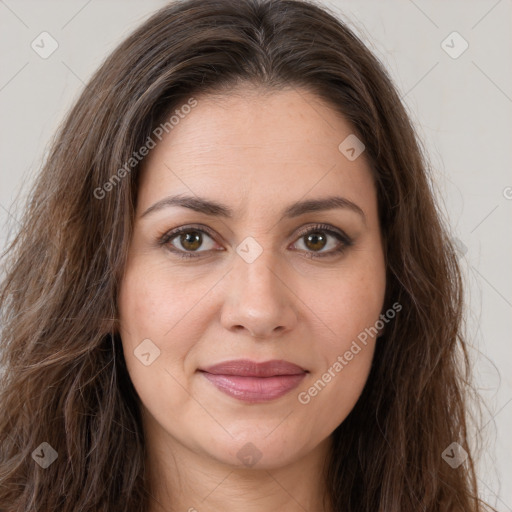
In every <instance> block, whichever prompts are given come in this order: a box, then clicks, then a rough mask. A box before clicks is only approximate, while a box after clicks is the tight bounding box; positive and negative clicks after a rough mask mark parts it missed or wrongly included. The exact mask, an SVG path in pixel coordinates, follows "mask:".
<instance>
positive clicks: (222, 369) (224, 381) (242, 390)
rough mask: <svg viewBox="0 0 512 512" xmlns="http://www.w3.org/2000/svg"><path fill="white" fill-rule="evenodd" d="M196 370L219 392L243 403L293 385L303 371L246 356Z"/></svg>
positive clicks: (280, 393)
mask: <svg viewBox="0 0 512 512" xmlns="http://www.w3.org/2000/svg"><path fill="white" fill-rule="evenodd" d="M199 371H200V372H201V373H202V374H203V375H204V376H205V377H206V378H207V379H208V380H209V381H210V382H211V383H212V384H214V385H215V386H216V387H217V389H218V390H219V391H222V392H223V393H225V394H227V395H229V396H231V397H233V398H237V399H239V400H243V401H245V402H250V403H257V402H267V401H269V400H274V399H276V398H279V397H281V396H283V395H285V394H286V393H288V392H290V391H291V390H292V389H294V388H296V387H297V386H298V385H299V383H300V382H301V381H302V379H303V378H304V377H305V376H306V374H307V373H308V371H307V370H305V369H304V368H301V367H300V366H297V365H296V364H293V363H290V362H288V361H284V360H272V361H266V362H263V363H257V362H255V361H250V360H248V359H238V360H233V361H226V362H224V363H219V364H216V365H213V366H209V367H207V368H200V369H199Z"/></svg>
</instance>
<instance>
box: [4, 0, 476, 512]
mask: <svg viewBox="0 0 512 512" xmlns="http://www.w3.org/2000/svg"><path fill="white" fill-rule="evenodd" d="M429 186H430V185H429V177H428V173H427V166H426V164H425V161H424V158H423V156H422V154H421V152H420V149H419V146H418V142H417V140H416V137H415V134H414V131H413V129H412V127H411V124H410V121H409V119H408V117H407V115H406V113H405V111H404V108H403V106H402V104H401V102H400V99H399V97H398V95H397V93H396V91H395V89H394V87H393V85H392V84H391V82H390V80H389V78H388V76H387V74H386V72H385V71H384V69H383V68H382V66H381V64H380V63H379V62H378V61H377V60H376V59H375V57H374V56H372V55H371V53H370V52H369V51H368V50H367V49H366V47H365V46H364V45H363V44H362V43H361V42H360V41H359V40H358V38H356V37H355V35H354V34H353V33H352V32H351V31H349V30H348V28H347V27H346V26H344V25H343V24H342V23H341V22H340V21H339V20H337V19H336V18H335V17H334V16H333V15H331V14H330V13H328V12H327V11H326V10H324V9H321V8H319V7H318V6H316V5H315V4H312V3H306V2H303V1H297V0H279V1H263V0H262V1H256V0H251V1H244V2H239V1H236V0H222V1H219V0H206V1H205V0H187V1H184V2H180V3H173V4H170V5H169V6H166V7H165V8H163V9H161V10H160V11H159V12H157V13H156V14H155V15H154V16H153V17H151V18H150V19H149V20H148V21H146V22H145V23H144V24H143V25H142V26H141V27H140V28H139V29H138V30H136V31H135V32H134V33H133V34H132V35H131V36H129V37H128V38H127V39H126V40H125V41H124V42H123V43H122V44H121V45H120V46H119V47H118V48H117V49H116V50H115V51H114V53H113V54H112V55H111V56H110V57H109V58H108V59H107V61H106V62H105V63H104V64H103V65H102V66H101V68H100V69H99V71H98V72H97V73H96V74H95V76H94V77H93V78H92V79H91V81H90V83H89V84H88V85H87V87H86V88H85V90H84V92H83V93H82V95H81V97H80V98H79V100H78V101H77V103H76V105H75V106H74V108H73V109H72V111H71V112H70V113H69V115H68V117H67V119H66V121H65V122H64V124H63V126H62V128H61V130H60V132H59V135H58V137H57V139H56V141H55V144H54V146H53V149H52V152H51V154H50V155H49V158H48V160H47V162H46V165H45V167H44V169H43V170H42V172H41V174H40V176H39V179H38V180H37V183H36V185H35V187H34V190H33V193H32V196H31V200H30V202H29V204H28V206H27V210H26V215H25V217H24V219H23V222H22V228H21V229H20V231H19V234H18V235H17V237H16V239H15V240H14V241H13V243H12V245H11V246H10V248H9V250H8V252H7V255H8V259H7V262H6V277H5V279H4V282H3V285H2V294H1V306H2V308H1V309H2V314H3V326H4V328H3V332H2V349H3V354H2V365H3V367H4V368H5V373H4V375H3V376H2V379H3V380H2V383H1V384H2V387H1V402H0V403H1V405H2V410H3V411H4V414H3V416H2V418H1V419H0V431H1V432H2V446H1V462H0V482H1V486H0V504H1V507H2V508H1V510H6V511H7V510H8V511H9V512H11V511H20V512H21V511H28V510H38V511H46V510H59V511H77V510H80V511H88V510H90V511H112V510H127V511H141V512H142V511H144V512H148V511H149V512H157V511H177V510H189V511H194V510H197V511H200V512H201V511H213V510H230V511H238V510H244V511H246V510H254V511H256V510H257V511H260V510H261V511H263V510H265V511H266V510H277V509H281V510H284V511H296V510H310V511H315V512H316V511H322V512H324V511H325V512H334V511H336V512H337V511H343V512H346V511H353V512H356V511H357V512H362V511H368V512H369V511H372V512H374V511H381V512H384V511H387V512H388V511H410V510H424V511H432V512H434V511H435V512H441V511H450V512H456V511H465V512H467V511H475V512H476V511H481V510H484V508H483V507H484V505H483V504H482V503H481V502H480V500H479V499H478V497H477V485H476V475H475V471H474V467H473V457H474V456H473V453H472V450H471V447H470V446H469V445H468V442H469V438H470V435H469V434H468V432H467V425H466V421H467V418H466V417H467V406H466V400H467V396H468V392H469V391H470V388H467V387H466V382H467V375H466V374H467V371H468V359H467V353H466V348H465V345H464V343H463V341H462V337H461V322H462V293H461V279H460V273H459V269H458V265H457V258H456V255H455V253H454V249H453V247H452V245H451V243H450V239H449V237H448V235H447V230H446V228H445V226H444V224H443V222H442V220H441V218H440V215H439V213H438V210H437V208H436V204H435V201H434V198H433V197H432V194H431V191H430V188H429Z"/></svg>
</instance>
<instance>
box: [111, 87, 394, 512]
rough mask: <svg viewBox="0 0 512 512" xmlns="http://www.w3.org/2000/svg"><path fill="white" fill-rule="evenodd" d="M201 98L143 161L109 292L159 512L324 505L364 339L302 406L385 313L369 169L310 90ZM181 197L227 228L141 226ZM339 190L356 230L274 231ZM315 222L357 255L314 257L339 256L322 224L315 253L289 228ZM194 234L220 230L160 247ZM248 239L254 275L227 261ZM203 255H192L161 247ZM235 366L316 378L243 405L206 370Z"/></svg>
mask: <svg viewBox="0 0 512 512" xmlns="http://www.w3.org/2000/svg"><path fill="white" fill-rule="evenodd" d="M195 98H196V99H197V101H198V104H197V106H195V108H193V109H192V110H191V112H190V113H189V114H188V115H186V116H185V117H184V118H183V119H181V120H180V122H179V124H177V125H175V126H174V128H173V129H172V130H171V131H170V132H169V133H168V134H167V135H166V136H165V137H164V138H163V139H162V141H161V142H160V143H159V144H157V146H156V147H155V148H154V149H152V150H151V151H150V153H149V155H148V156H147V157H146V158H145V160H144V169H143V172H142V174H141V176H140V189H139V192H138V198H137V208H136V221H135V225H134V232H133V238H132V240H131V245H130V248H129V255H128V260H127V265H126V269H125V274H124V277H123V280H122V283H121V287H120V292H119V298H118V300H119V312H120V333H121V338H122V343H123V350H124V355H125V359H126V362H127V367H128V372H129V375H130V378H131V380H132V382H133V384H134V387H135V389H136V391H137V393H138V395H139V397H140V399H141V402H142V414H143V423H144V431H145V435H146V439H147V449H148V466H149V472H150V479H151V482H152V489H151V493H152V495H153V498H154V499H153V500H152V501H151V511H155V512H157V511H163V510H165V511H171V510H173V511H174V510H176V511H178V510H179V511H187V510H188V511H191V512H192V511H193V510H197V511H199V512H203V511H218V510H230V511H232V512H237V511H244V512H255V511H268V510H280V511H282V512H292V511H293V512H294V511H299V510H300V511H301V512H303V511H304V510H316V511H320V510H323V511H327V510H329V508H328V507H327V506H326V505H324V504H323V503H322V497H323V496H324V493H325V491H326V488H325V485H324V477H323V476H322V468H323V467H324V463H325V461H326V457H327V455H328V453H329V451H330V446H331V445H330V443H331V434H332V432H333V431H334V430H335V428H336V427H337V426H338V425H339V424H340V423H342V422H343V420H344V419H345V418H346V416H347V415H348V413H349V412H350V411H351V409H352V408H353V407H354V405H355V403H356V401H357V400H358V398H359V396H360V394H361V392H362V389H363V386H364V384H365V382H366V379H367V377H368V373H369V368H370V365H371V360H372V357H373V353H374V347H375V343H376V342H377V340H376V338H371V337H370V338H368V342H367V345H366V346H364V345H361V344H360V345H361V350H360V352H358V353H357V355H355V356H354V357H353V359H352V360H351V361H349V362H347V365H346V366H344V367H343V369H342V371H338V372H334V374H335V376H334V377H332V378H331V380H330V382H328V383H327V384H326V385H325V386H324V387H323V388H322V389H321V391H319V392H317V394H316V396H313V397H310V398H311V399H310V401H309V402H308V403H307V404H304V403H301V402H300V401H299V400H298V394H299V393H300V392H304V391H306V392H307V390H308V389H309V388H311V386H313V384H314V383H315V382H317V381H318V379H320V378H321V377H322V375H323V374H324V373H325V372H326V371H327V370H328V368H332V366H333V364H334V363H335V362H336V361H337V360H338V359H337V358H338V356H343V354H344V353H345V352H346V351H347V350H348V349H349V348H350V346H351V343H352V342H353V341H354V340H355V339H356V338H357V336H358V335H359V334H360V333H361V332H362V331H364V329H365V328H368V327H370V326H373V325H374V324H375V323H376V321H377V320H378V319H379V315H380V314H381V313H382V307H383V302H384V293H385V287H386V280H385V270H386V267H385V259H384V253H383V245H382V239H381V233H380V227H379V221H378V214H377V196H376V189H375V185H374V181H373V178H372V174H371V171H370V167H369V165H368V163H367V161H366V160H365V155H364V153H363V154H362V155H361V156H360V157H358V158H357V159H356V160H354V161H349V160H348V159H347V158H346V157H345V156H344V155H343V154H342V153H341V152H340V150H339V149H338V146H339V144H340V142H341V141H343V140H344V139H345V138H346V137H347V136H348V135H350V134H352V133H353V129H352V128H351V126H350V124H349V123H348V122H347V121H346V120H345V119H344V118H343V117H342V116H341V115H340V114H338V113H337V112H336V111H334V110H333V109H332V108H331V107H330V106H329V105H327V104H325V103H324V102H322V101H321V100H320V99H319V98H318V97H317V96H315V95H314V94H313V93H311V92H308V91H306V90H303V89H299V90H296V89H284V90H280V91H271V92H269V91H262V90H259V89H253V88H249V87H248V86H247V87H243V88H240V89H238V90H237V89H235V90H234V91H231V92H230V93H229V94H226V95H224V96H211V95H206V96H195ZM248 120H250V121H248ZM175 194H187V195H193V196H201V197H206V198H208V199H213V200H216V201H218V202H221V203H223V204H225V205H227V206H229V207H230V208H231V209H232V210H233V211H234V216H233V218H231V219H227V218H222V217H215V216H211V215H207V214H204V213H198V212H195V211H192V210H190V209H188V208H184V207H179V206H171V207H166V208H163V209H160V210H156V211H153V212H152V213H148V214H147V215H145V216H142V213H143V212H145V211H146V210H147V209H148V208H149V207H150V206H152V205H153V204H154V203H156V202H157V201H159V200H161V199H163V198H165V197H167V196H169V195H175ZM334 194H336V195H340V196H343V197H344V198H346V199H348V200H350V201H352V202H354V203H355V204H357V206H359V208H360V209H361V210H362V211H363V212H364V218H363V216H361V215H360V214H358V213H357V212H355V211H352V210H351V209H348V208H338V209H329V210H324V211H317V212H310V213H305V214H303V215H301V216H300V217H296V218H292V219H286V220H279V219H280V217H281V213H282V210H284V208H285V207H287V206H288V205H290V204H291V203H293V202H295V201H299V200H306V199H317V198H323V197H326V196H331V195H334ZM316 223H323V224H328V225H329V226H331V227H332V228H333V229H334V230H336V229H340V230H342V231H344V232H345V233H346V234H347V235H348V236H349V237H351V239H352V240H353V244H352V245H351V246H347V247H345V250H344V252H342V253H341V254H333V255H332V256H327V257H325V258H323V259H322V258H317V259H311V258H308V257H307V256H308V255H311V254H315V253H316V254H318V253H327V252H330V251H331V252H332V250H333V249H335V248H336V247H338V246H339V245H342V244H343V243H342V242H339V241H338V239H337V238H336V237H334V236H333V235H330V234H329V233H326V232H325V230H320V231H321V234H323V236H324V237H325V236H327V238H326V239H325V242H323V243H322V242H320V243H319V242H315V241H312V242H309V243H308V239H307V236H305V235H304V234H302V235H301V234H299V230H300V228H307V227H309V226H314V224H316ZM190 224H201V225H203V226H205V227H207V228H210V229H211V230H212V232H213V233H214V236H210V235H209V234H207V233H203V234H202V236H203V238H202V245H201V243H199V244H197V245H194V244H190V243H189V244H188V245H187V244H186V243H185V244H184V243H183V238H182V243H181V244H180V236H179V235H178V236H176V237H175V238H174V239H173V241H172V242H168V243H167V246H165V245H159V244H158V243H157V241H158V239H159V237H160V236H161V235H162V234H164V233H166V232H168V231H171V230H173V229H175V228H177V227H180V226H187V225H190ZM190 231H192V232H194V231H197V226H195V227H192V228H191V229H190ZM313 231H315V230H314V229H313ZM316 231H317V232H318V231H319V230H316ZM249 236H250V237H252V238H253V239H255V240H256V241H257V243H258V244H259V246H260V247H261V249H262V253H261V254H260V255H259V256H258V257H257V258H256V259H255V260H254V261H253V262H251V263H248V262H247V261H246V260H244V259H243V258H242V257H241V256H240V255H239V254H238V253H237V252H236V249H237V247H238V246H239V245H240V244H241V243H242V241H244V239H245V238H246V237H249ZM197 246H198V248H197V249H196V251H195V252H196V254H197V253H200V257H198V258H190V259H180V258H179V257H177V256H176V255H175V254H173V253H172V252H171V251H170V250H169V247H172V248H174V249H175V250H177V251H179V250H181V251H182V252H187V250H188V252H189V253H190V252H194V247H197ZM191 247H192V249H191ZM216 249H218V250H216ZM144 339H150V340H151V341H152V343H154V345H155V346H157V347H158V349H159V350H160V355H159V356H158V357H157V358H156V359H155V360H154V361H153V362H152V363H151V364H149V365H148V366H146V365H144V364H142V363H141V361H140V360H139V358H137V357H136V356H135V355H134V350H135V349H136V348H137V346H138V345H139V344H140V343H141V342H142V340H144ZM242 358H244V359H245V358H246V359H252V360H255V361H259V362H260V361H268V360H271V359H284V360H287V361H290V362H293V363H295V364H298V365H299V366H301V367H302V368H304V369H306V370H308V371H309V373H308V374H307V375H306V377H305V379H304V380H303V381H302V383H301V384H300V385H299V387H298V388H296V389H294V390H292V391H291V392H289V393H288V394H286V395H284V396H282V397H280V398H277V399H274V400H271V401H269V402H266V403H246V402H243V401H240V400H238V399H236V398H232V397H229V396H227V395H225V394H224V393H221V392H220V391H219V390H218V389H217V388H216V387H215V386H214V385H212V384H211V383H210V382H209V381H208V380H207V379H205V378H204V376H203V375H202V374H201V373H200V372H198V368H200V367H202V368H204V367H205V366H208V365H212V364H215V363H219V362H223V361H227V360H231V359H242ZM331 373H332V370H331ZM247 443H252V445H254V447H255V448H253V447H252V445H249V448H247V447H246V450H247V449H248V450H252V452H251V453H252V454H253V455H254V456H255V457H256V455H257V454H260V455H261V458H260V459H259V460H258V462H257V463H256V464H254V465H252V466H249V465H244V464H243V463H242V462H241V460H240V459H239V457H237V453H238V452H239V450H240V449H241V448H242V447H244V445H246V444H247Z"/></svg>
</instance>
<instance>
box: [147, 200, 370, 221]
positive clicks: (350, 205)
mask: <svg viewBox="0 0 512 512" xmlns="http://www.w3.org/2000/svg"><path fill="white" fill-rule="evenodd" d="M172 206H180V207H182V208H188V209H190V210H194V211H196V212H199V213H203V214H205V215H210V216H213V217H224V218H228V219H231V218H233V216H234V212H233V210H232V209H231V208H229V206H226V205H224V204H222V203H219V202H217V201H213V200H210V199H206V198H202V197H198V196H186V195H177V196H169V197H165V198H164V199H161V200H160V201H157V202H156V203H155V204H153V205H152V206H150V207H149V208H148V209H147V210H146V211H145V212H144V213H143V214H142V215H141V216H140V218H142V217H145V216H146V215H149V214H151V213H154V212H157V211H160V210H163V209H164V208H169V207H172ZM335 208H344V209H348V210H351V211H353V212H355V213H357V214H359V215H360V216H361V217H362V219H363V221H364V222H365V223H366V215H365V213H364V212H363V210H362V209H361V208H360V207H359V206H358V205H357V204H356V203H354V202H352V201H350V200H349V199H346V198H345V197H341V196H329V197H324V198H320V199H309V200H305V201H297V202H295V203H292V204H291V205H290V206H288V207H287V208H286V209H285V210H284V211H283V213H282V216H281V218H280V220H283V219H292V218H295V217H299V216H300V215H304V214H305V213H311V212H319V211H324V210H333V209H335Z"/></svg>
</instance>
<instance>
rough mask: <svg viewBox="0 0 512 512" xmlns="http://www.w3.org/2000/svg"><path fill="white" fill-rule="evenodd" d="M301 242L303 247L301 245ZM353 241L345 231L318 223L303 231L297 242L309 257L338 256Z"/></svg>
mask: <svg viewBox="0 0 512 512" xmlns="http://www.w3.org/2000/svg"><path fill="white" fill-rule="evenodd" d="M301 243H302V246H303V247H300V245H301ZM352 243H353V242H352V239H351V238H350V237H348V236H347V235H346V234H345V233H343V232H342V231H339V232H338V230H337V229H336V230H334V228H330V227H329V226H327V225H325V226H324V225H317V226H313V227H312V228H311V227H310V228H309V229H308V230H304V231H302V232H301V233H300V238H299V240H298V241H297V242H295V244H298V245H299V247H298V248H299V249H300V250H301V251H304V252H305V255H306V256H307V257H309V258H323V257H329V256H336V255H338V254H340V253H342V252H343V251H345V250H346V249H347V248H348V247H350V246H351V245H352ZM324 249H326V250H324Z"/></svg>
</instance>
